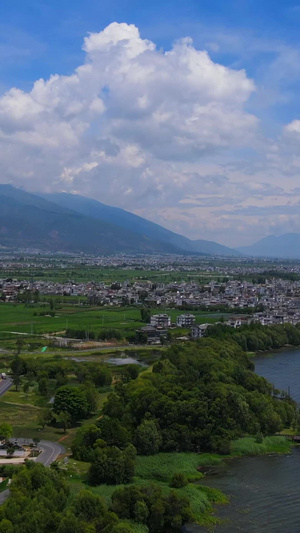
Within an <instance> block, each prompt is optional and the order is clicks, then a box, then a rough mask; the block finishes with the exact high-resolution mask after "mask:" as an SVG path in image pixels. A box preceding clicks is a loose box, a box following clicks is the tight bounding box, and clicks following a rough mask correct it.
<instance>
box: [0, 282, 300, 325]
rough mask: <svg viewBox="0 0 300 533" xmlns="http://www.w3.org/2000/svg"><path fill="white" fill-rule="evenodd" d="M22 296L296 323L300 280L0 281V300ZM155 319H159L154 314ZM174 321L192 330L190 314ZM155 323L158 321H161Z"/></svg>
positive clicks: (299, 315)
mask: <svg viewBox="0 0 300 533" xmlns="http://www.w3.org/2000/svg"><path fill="white" fill-rule="evenodd" d="M24 295H26V297H27V298H28V301H29V303H30V301H32V303H34V302H36V301H38V299H39V297H41V296H44V297H47V296H49V297H50V296H51V297H52V296H57V297H58V296H79V297H83V301H87V303H89V304H92V305H99V306H125V305H137V306H143V307H148V308H152V309H153V308H157V309H158V310H159V308H162V309H164V308H169V307H172V308H178V309H182V310H183V311H186V310H191V311H192V310H196V309H207V310H219V311H220V312H227V311H228V312H230V313H231V312H232V313H234V312H236V313H237V314H238V313H241V312H243V313H245V314H246V313H248V314H251V315H252V316H253V317H255V319H257V320H259V321H261V323H265V324H267V323H284V322H293V323H294V322H299V320H300V281H290V280H283V279H280V278H270V279H267V280H265V282H264V283H253V282H252V281H241V280H228V281H222V282H220V281H210V282H209V283H207V284H200V283H198V282H196V281H181V282H171V283H153V282H151V281H146V280H138V281H134V282H129V281H125V282H123V283H120V282H114V283H112V284H105V283H104V282H93V281H88V282H81V283H74V282H72V281H68V282H66V283H58V282H54V281H44V280H43V281H42V280H23V281H18V280H16V279H12V278H5V279H0V298H1V299H2V300H3V301H6V302H10V301H18V300H22V297H23V298H24ZM157 316H158V317H162V316H163V315H159V313H158V315H157ZM179 319H180V320H181V321H182V324H181V323H180V324H178V325H179V326H181V325H182V326H184V327H191V326H192V315H189V314H186V313H183V315H182V318H180V317H179ZM154 320H156V319H155V318H154V317H152V321H154ZM157 320H162V321H163V318H158V319H157ZM186 321H189V323H188V324H187V323H186ZM151 325H154V326H155V325H156V324H154V323H153V324H152V323H151ZM167 326H168V324H167Z"/></svg>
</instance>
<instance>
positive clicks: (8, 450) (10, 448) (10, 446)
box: [6, 444, 16, 457]
mask: <svg viewBox="0 0 300 533" xmlns="http://www.w3.org/2000/svg"><path fill="white" fill-rule="evenodd" d="M15 449H16V448H15V446H14V445H13V444H8V445H7V447H6V453H7V455H8V457H11V456H12V455H13V454H14V452H15Z"/></svg>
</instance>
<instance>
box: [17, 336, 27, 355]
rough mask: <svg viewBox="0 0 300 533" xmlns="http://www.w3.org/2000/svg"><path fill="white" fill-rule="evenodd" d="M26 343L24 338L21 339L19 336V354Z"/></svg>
mask: <svg viewBox="0 0 300 533" xmlns="http://www.w3.org/2000/svg"><path fill="white" fill-rule="evenodd" d="M24 344H25V341H24V339H20V338H19V339H18V340H17V341H16V350H17V355H20V353H21V350H22V348H23V346H24Z"/></svg>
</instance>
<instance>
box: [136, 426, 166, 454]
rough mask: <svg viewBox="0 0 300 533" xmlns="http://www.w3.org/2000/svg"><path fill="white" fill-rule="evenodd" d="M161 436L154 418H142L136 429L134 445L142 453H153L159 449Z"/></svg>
mask: <svg viewBox="0 0 300 533" xmlns="http://www.w3.org/2000/svg"><path fill="white" fill-rule="evenodd" d="M161 444H162V437H161V434H160V432H159V430H158V429H157V424H156V422H155V421H154V420H144V421H143V422H142V423H141V424H140V425H139V426H138V427H137V429H136V432H135V445H136V448H137V450H138V452H139V453H140V454H142V455H154V454H155V453H157V452H158V451H159V448H160V446H161Z"/></svg>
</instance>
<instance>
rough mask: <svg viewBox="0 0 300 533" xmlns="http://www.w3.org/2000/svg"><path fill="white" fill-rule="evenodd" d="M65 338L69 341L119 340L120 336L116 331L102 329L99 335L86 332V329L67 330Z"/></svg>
mask: <svg viewBox="0 0 300 533" xmlns="http://www.w3.org/2000/svg"><path fill="white" fill-rule="evenodd" d="M65 337H68V338H71V339H87V338H88V339H90V340H101V341H105V340H111V339H114V340H121V339H122V335H121V333H120V331H118V330H117V329H103V330H102V331H100V333H95V332H94V331H88V330H86V329H67V330H66V332H65Z"/></svg>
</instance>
